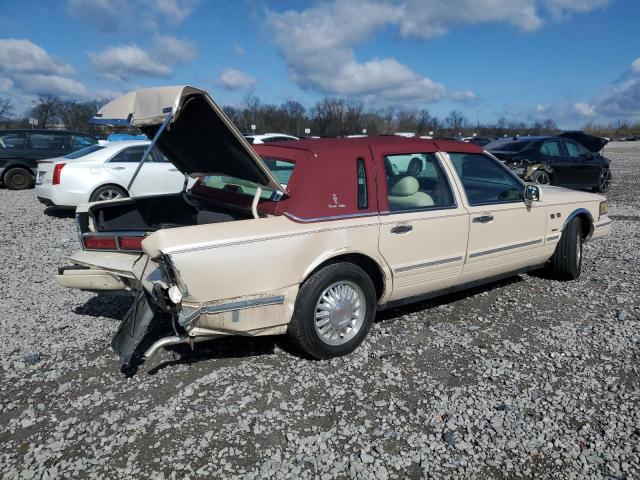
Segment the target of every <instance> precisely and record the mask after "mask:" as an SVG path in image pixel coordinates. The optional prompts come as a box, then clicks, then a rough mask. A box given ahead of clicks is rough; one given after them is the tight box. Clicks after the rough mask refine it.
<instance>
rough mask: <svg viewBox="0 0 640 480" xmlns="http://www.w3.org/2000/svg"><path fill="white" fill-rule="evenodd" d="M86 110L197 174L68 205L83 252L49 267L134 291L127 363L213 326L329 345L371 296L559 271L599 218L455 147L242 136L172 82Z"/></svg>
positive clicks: (569, 193) (122, 334)
mask: <svg viewBox="0 0 640 480" xmlns="http://www.w3.org/2000/svg"><path fill="white" fill-rule="evenodd" d="M99 118H100V119H101V121H103V122H104V121H113V122H114V123H124V122H129V124H130V125H131V126H134V127H139V128H140V129H141V130H142V131H143V132H144V133H145V134H147V135H148V136H149V137H150V138H151V137H154V136H156V139H157V140H156V143H155V145H154V148H155V150H154V152H158V153H157V154H158V155H161V156H165V158H166V159H167V160H168V161H169V162H170V164H172V165H173V166H174V167H175V168H176V169H177V170H179V172H180V173H181V174H184V175H186V176H189V177H191V178H194V179H195V180H196V181H195V183H194V184H193V185H192V186H191V187H190V188H187V189H186V190H185V191H182V192H180V193H176V194H168V195H167V194H163V195H149V196H143V197H136V198H118V199H114V200H109V201H105V202H96V203H91V204H83V205H81V206H80V207H78V209H77V211H76V219H77V223H78V231H79V237H80V242H81V248H82V250H80V251H78V252H77V253H75V254H73V255H72V256H71V258H70V263H71V265H69V266H64V267H61V268H60V269H59V272H58V275H56V280H57V281H58V282H59V283H60V284H61V285H63V286H65V287H69V288H80V289H84V290H92V291H132V292H135V296H136V298H135V301H134V304H133V306H132V307H131V309H130V310H129V311H128V312H127V314H126V315H125V318H124V319H123V322H122V324H121V326H120V328H119V329H118V332H117V333H116V335H115V337H114V339H113V341H112V347H113V349H114V350H115V352H116V353H117V354H118V355H119V357H120V360H121V362H122V366H123V369H124V371H126V372H127V373H133V371H135V369H136V367H137V365H138V364H139V362H141V361H144V359H147V358H149V357H150V356H152V355H153V354H154V353H155V352H156V351H158V350H159V349H161V348H163V347H166V346H170V345H177V344H189V345H191V346H192V347H193V345H194V343H195V342H198V341H204V340H210V339H212V338H218V337H221V336H228V335H247V336H259V335H275V334H285V333H286V334H287V335H288V336H289V338H290V339H291V340H292V341H293V342H294V343H295V344H296V345H297V346H298V347H299V348H300V349H301V350H302V351H303V352H305V353H306V354H307V355H308V356H310V357H312V358H316V359H326V358H331V357H335V356H338V355H345V354H348V353H350V352H352V351H353V350H354V349H356V348H357V347H358V345H360V343H361V342H362V341H363V340H364V338H365V336H366V335H367V333H368V331H369V329H370V327H371V325H372V323H373V320H374V317H375V315H376V312H377V311H379V310H382V309H385V308H389V307H394V306H397V305H402V304H405V303H408V302H412V301H416V300H420V299H425V298H431V297H434V296H437V295H441V294H444V293H448V292H452V291H456V290H460V289H464V288H468V287H471V286H475V285H479V284H482V283H485V282H489V281H493V280H495V279H497V278H501V277H505V276H509V275H513V274H515V273H518V272H523V271H529V270H533V269H537V268H542V267H547V268H548V269H549V270H550V272H552V274H553V275H554V276H556V277H557V278H561V279H575V278H577V277H578V276H579V275H580V271H581V266H582V258H583V250H582V245H583V243H584V242H585V241H589V240H593V239H596V238H599V237H602V236H604V235H607V234H608V233H609V230H610V228H611V220H610V219H609V217H608V215H607V209H608V208H607V202H606V199H605V198H604V197H603V196H602V195H599V194H593V193H586V192H578V191H573V190H567V189H560V188H554V187H549V186H546V185H545V186H542V185H531V184H526V183H524V182H523V181H522V180H521V179H520V178H519V177H518V176H517V175H516V174H514V172H513V171H512V170H511V169H509V168H507V167H506V166H505V165H504V164H503V163H502V162H501V161H499V160H497V159H496V158H495V157H494V156H492V155H491V154H489V153H487V152H486V151H484V150H483V149H482V148H481V147H479V146H476V145H473V144H470V143H463V142H457V141H446V140H426V139H417V138H402V137H398V136H383V137H363V138H342V139H316V140H314V139H308V140H300V141H290V142H278V143H271V144H261V145H253V146H251V145H250V144H249V143H248V142H247V140H246V139H245V138H244V137H243V136H242V135H241V134H240V132H238V131H237V129H236V128H235V127H234V126H233V124H232V123H231V121H230V120H229V119H228V118H227V117H226V116H225V115H224V113H223V111H222V109H220V108H219V107H218V106H217V105H216V103H215V102H214V101H213V100H212V99H211V97H209V95H208V94H207V93H206V92H204V91H202V90H199V89H196V88H193V87H187V86H177V87H162V88H157V89H144V90H138V91H135V92H131V93H129V94H127V95H126V96H124V97H122V98H119V99H116V100H114V101H113V102H111V103H109V104H107V105H105V106H104V107H102V109H101V110H100V111H99ZM167 127H168V128H167ZM203 152H207V154H206V155H205V154H203ZM155 155H156V153H154V156H155ZM106 163H107V164H109V163H110V162H106ZM151 163H153V162H151ZM103 166H104V164H103ZM147 166H148V164H144V165H143V170H144V168H146V167H147ZM61 168H62V174H63V175H64V172H65V169H67V168H68V167H67V166H64V167H61ZM69 168H70V167H69ZM54 171H55V167H54ZM69 171H71V170H69ZM159 332H160V333H161V335H160V336H159V337H158V336H156V335H157V334H158V333H159ZM163 332H164V333H163Z"/></svg>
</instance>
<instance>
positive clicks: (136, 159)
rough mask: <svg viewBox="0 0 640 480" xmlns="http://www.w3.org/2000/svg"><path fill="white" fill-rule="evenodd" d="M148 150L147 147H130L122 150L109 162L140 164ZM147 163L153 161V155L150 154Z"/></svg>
mask: <svg viewBox="0 0 640 480" xmlns="http://www.w3.org/2000/svg"><path fill="white" fill-rule="evenodd" d="M146 149H147V147H146V146H140V147H129V148H125V149H124V150H122V151H121V152H120V153H118V154H117V155H116V156H115V157H113V158H112V159H111V160H109V162H112V163H140V160H141V159H142V155H144V151H145V150H146ZM146 161H147V162H152V161H153V155H152V154H151V153H150V154H149V156H148V157H147V159H146Z"/></svg>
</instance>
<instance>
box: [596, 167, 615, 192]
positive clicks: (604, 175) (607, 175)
mask: <svg viewBox="0 0 640 480" xmlns="http://www.w3.org/2000/svg"><path fill="white" fill-rule="evenodd" d="M610 186H611V170H609V169H608V168H601V169H600V175H599V176H598V185H596V186H595V187H594V190H595V191H596V192H599V193H607V192H608V191H609V187H610Z"/></svg>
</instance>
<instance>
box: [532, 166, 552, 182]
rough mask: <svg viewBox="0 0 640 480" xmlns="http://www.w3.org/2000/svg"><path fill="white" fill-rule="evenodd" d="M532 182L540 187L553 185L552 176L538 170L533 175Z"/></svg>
mask: <svg viewBox="0 0 640 480" xmlns="http://www.w3.org/2000/svg"><path fill="white" fill-rule="evenodd" d="M531 181H532V182H533V183H537V184H538V185H551V175H549V173H548V172H545V171H544V170H536V171H535V172H533V175H531Z"/></svg>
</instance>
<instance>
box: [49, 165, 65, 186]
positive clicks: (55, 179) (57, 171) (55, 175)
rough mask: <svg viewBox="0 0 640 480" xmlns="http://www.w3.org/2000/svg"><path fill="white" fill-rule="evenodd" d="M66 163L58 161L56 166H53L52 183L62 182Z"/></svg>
mask: <svg viewBox="0 0 640 480" xmlns="http://www.w3.org/2000/svg"><path fill="white" fill-rule="evenodd" d="M65 165H66V163H56V166H55V167H53V179H52V180H51V184H52V185H59V184H60V173H61V172H62V169H63V168H64V166H65Z"/></svg>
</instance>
